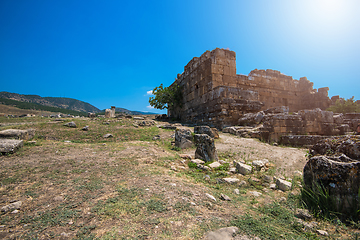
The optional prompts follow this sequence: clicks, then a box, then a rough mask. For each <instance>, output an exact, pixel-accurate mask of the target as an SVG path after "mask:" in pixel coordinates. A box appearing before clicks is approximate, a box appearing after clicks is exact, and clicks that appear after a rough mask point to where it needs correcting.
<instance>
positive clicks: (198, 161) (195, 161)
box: [191, 159, 205, 164]
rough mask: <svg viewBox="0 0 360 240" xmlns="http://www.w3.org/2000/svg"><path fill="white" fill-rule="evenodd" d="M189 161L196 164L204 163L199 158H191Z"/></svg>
mask: <svg viewBox="0 0 360 240" xmlns="http://www.w3.org/2000/svg"><path fill="white" fill-rule="evenodd" d="M191 162H193V163H196V164H204V163H205V162H204V161H203V160H201V159H193V160H191Z"/></svg>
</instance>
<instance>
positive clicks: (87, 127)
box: [81, 126, 89, 131]
mask: <svg viewBox="0 0 360 240" xmlns="http://www.w3.org/2000/svg"><path fill="white" fill-rule="evenodd" d="M81 130H83V131H89V126H85V127H83V128H82V129H81Z"/></svg>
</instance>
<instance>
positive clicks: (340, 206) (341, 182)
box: [303, 156, 360, 214]
mask: <svg viewBox="0 0 360 240" xmlns="http://www.w3.org/2000/svg"><path fill="white" fill-rule="evenodd" d="M359 172H360V162H359V161H356V162H341V161H335V160H331V159H329V158H328V157H326V156H316V157H312V158H311V159H310V160H309V161H308V162H307V163H306V165H305V167H304V175H303V176H304V184H305V187H306V188H310V189H312V190H313V191H317V190H318V189H317V188H316V186H315V185H314V184H316V183H317V184H319V185H321V186H323V187H325V188H326V190H327V191H328V192H329V195H330V196H333V197H334V199H337V201H336V206H337V211H340V212H342V213H344V214H347V213H350V212H351V211H353V208H351V206H350V204H351V203H353V202H355V201H356V199H357V197H358V191H359V188H360V174H359Z"/></svg>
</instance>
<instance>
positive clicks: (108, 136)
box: [103, 133, 114, 138]
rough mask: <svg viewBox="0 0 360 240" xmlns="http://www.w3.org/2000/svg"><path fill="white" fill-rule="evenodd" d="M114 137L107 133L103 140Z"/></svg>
mask: <svg viewBox="0 0 360 240" xmlns="http://www.w3.org/2000/svg"><path fill="white" fill-rule="evenodd" d="M112 137H114V136H113V135H112V134H111V133H107V134H105V135H104V136H103V138H112Z"/></svg>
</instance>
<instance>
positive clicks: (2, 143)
mask: <svg viewBox="0 0 360 240" xmlns="http://www.w3.org/2000/svg"><path fill="white" fill-rule="evenodd" d="M23 146H24V142H23V140H14V139H0V153H14V152H16V151H17V150H18V149H20V148H22V147H23Z"/></svg>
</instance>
